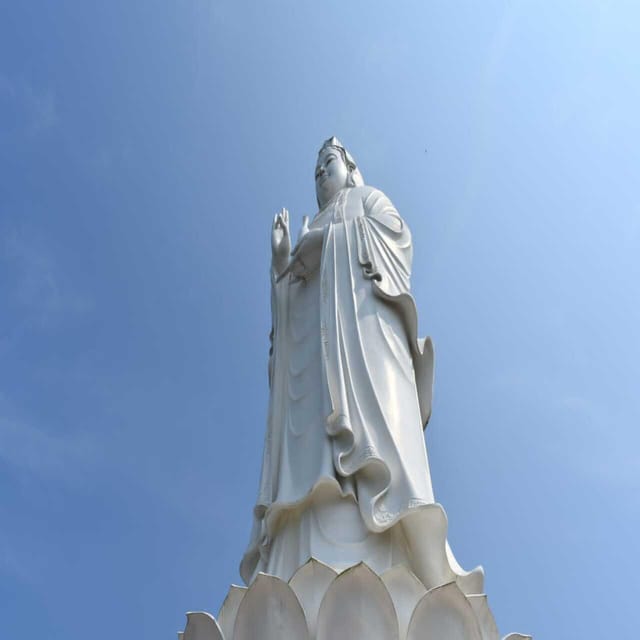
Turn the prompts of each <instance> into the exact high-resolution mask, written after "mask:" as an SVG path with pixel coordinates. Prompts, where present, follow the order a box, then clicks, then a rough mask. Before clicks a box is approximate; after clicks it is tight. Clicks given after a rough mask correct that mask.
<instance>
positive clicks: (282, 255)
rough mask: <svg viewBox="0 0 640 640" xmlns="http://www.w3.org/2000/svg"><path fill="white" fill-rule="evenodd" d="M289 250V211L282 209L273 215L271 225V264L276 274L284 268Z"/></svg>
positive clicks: (287, 260)
mask: <svg viewBox="0 0 640 640" xmlns="http://www.w3.org/2000/svg"><path fill="white" fill-rule="evenodd" d="M290 251H291V235H290V233H289V212H288V211H287V210H286V209H282V210H281V211H280V213H276V214H275V216H274V217H273V226H272V227H271V264H272V266H273V269H274V270H275V272H276V274H277V275H280V274H281V273H282V272H283V271H284V270H285V269H286V267H287V263H288V262H289V252H290Z"/></svg>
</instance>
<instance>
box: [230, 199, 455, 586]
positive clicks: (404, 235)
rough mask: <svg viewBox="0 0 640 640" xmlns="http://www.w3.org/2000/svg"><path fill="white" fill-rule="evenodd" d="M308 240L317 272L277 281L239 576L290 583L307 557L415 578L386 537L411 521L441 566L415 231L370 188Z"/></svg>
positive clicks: (337, 203) (325, 218) (333, 208)
mask: <svg viewBox="0 0 640 640" xmlns="http://www.w3.org/2000/svg"><path fill="white" fill-rule="evenodd" d="M310 228H311V229H314V228H316V229H318V228H320V229H323V232H324V239H323V246H322V258H321V264H320V267H319V269H318V270H317V271H316V272H315V273H313V274H310V275H309V276H308V277H307V278H306V280H295V279H293V278H285V279H283V280H282V281H280V282H276V281H275V278H274V279H272V311H273V333H272V353H271V359H270V384H271V395H270V405H269V417H268V424H267V433H266V438H265V444H264V455H263V465H262V473H261V478H260V489H259V495H258V500H257V503H256V507H255V509H254V526H253V531H252V534H251V540H250V543H249V548H248V550H247V552H246V554H245V556H244V559H243V561H242V564H241V568H240V570H241V575H242V577H243V579H244V580H245V582H247V583H249V582H250V581H251V580H252V579H253V577H254V576H255V575H256V573H257V572H258V571H264V572H266V573H270V574H273V575H277V576H279V577H281V578H283V579H285V580H287V579H289V578H290V577H291V575H292V574H293V572H294V571H295V570H296V569H297V568H298V567H299V566H301V565H302V564H304V562H305V561H306V560H308V559H309V557H312V556H313V557H315V558H317V559H319V560H321V561H323V562H325V563H327V564H329V565H331V566H333V567H334V568H335V569H337V570H340V569H343V568H346V567H348V566H351V565H353V564H356V563H358V562H360V561H363V560H364V561H366V562H367V563H368V564H369V565H370V566H371V567H372V568H373V569H374V570H376V571H378V572H379V573H381V572H382V571H384V570H385V569H387V568H389V567H390V566H392V565H394V564H396V563H398V562H405V563H407V564H409V566H411V557H409V550H408V547H407V544H406V540H405V539H404V537H403V533H402V530H401V527H397V526H394V525H396V523H398V522H399V521H400V520H401V519H402V518H403V517H405V516H406V515H407V514H409V513H411V512H415V511H418V510H422V511H424V512H425V514H426V513H427V512H428V513H429V515H428V516H427V519H430V522H429V521H427V520H425V527H426V528H425V531H426V532H427V534H428V537H430V538H432V540H431V542H430V543H427V541H425V549H424V552H425V553H431V554H433V553H437V554H439V555H441V556H442V558H443V561H442V562H446V561H445V560H444V557H445V536H446V518H445V516H444V512H443V511H442V509H441V508H440V507H439V505H434V496H433V491H432V487H431V478H430V473H429V465H428V461H427V453H426V447H425V443H424V437H423V433H422V429H423V426H426V422H427V421H428V419H429V415H430V412H431V395H432V386H433V348H432V344H431V341H430V339H428V338H427V339H426V340H422V341H419V340H418V339H417V336H416V327H417V320H416V309H415V304H414V301H413V298H412V297H411V295H410V292H409V291H410V290H409V286H410V285H409V279H410V275H411V259H412V246H411V235H410V232H409V229H408V228H407V226H406V224H405V223H404V221H403V220H402V218H401V217H400V215H399V214H398V212H397V211H396V210H395V208H394V207H393V205H392V204H391V202H390V201H389V199H388V198H387V197H386V196H385V195H384V194H383V193H382V192H380V191H378V190H376V189H373V188H371V187H353V188H346V189H343V190H341V191H340V192H339V193H338V194H337V195H336V197H334V198H333V199H332V201H331V202H330V203H328V204H327V205H326V206H325V207H324V208H323V209H322V210H321V211H320V212H319V213H318V214H317V215H316V217H315V218H314V219H313V221H312V223H311V225H310ZM303 259H304V257H303ZM429 506H435V507H437V508H436V509H435V510H434V509H428V508H427V507H429ZM432 530H433V531H432ZM432 533H433V535H431V534H432ZM449 555H450V554H449ZM448 561H449V566H451V567H453V570H454V572H455V574H456V575H459V574H460V573H461V570H459V567H457V564H455V560H454V559H453V557H452V556H450V557H449V560H448ZM458 570H459V571H458Z"/></svg>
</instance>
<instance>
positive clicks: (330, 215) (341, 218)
mask: <svg viewBox="0 0 640 640" xmlns="http://www.w3.org/2000/svg"><path fill="white" fill-rule="evenodd" d="M350 195H351V194H350V191H349V190H345V191H341V192H340V193H339V194H338V195H337V197H336V199H335V201H334V202H332V203H331V204H329V205H328V206H327V207H325V208H324V209H323V210H322V211H320V213H318V215H316V217H315V218H314V219H313V222H312V223H311V225H310V226H311V228H315V229H318V228H323V227H325V226H326V225H328V224H329V223H330V222H333V223H340V222H345V221H349V220H355V219H356V218H358V217H359V216H361V215H363V213H364V207H363V206H362V200H361V199H360V198H354V197H349V196H350Z"/></svg>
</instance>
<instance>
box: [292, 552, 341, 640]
mask: <svg viewBox="0 0 640 640" xmlns="http://www.w3.org/2000/svg"><path fill="white" fill-rule="evenodd" d="M337 575H338V573H337V572H336V571H334V570H333V569H332V568H331V567H329V566H328V565H326V564H324V563H323V562H320V561H319V560H316V559H315V558H311V560H309V561H308V562H307V563H306V564H304V565H303V566H302V567H300V568H299V569H298V570H297V571H296V572H295V574H294V575H293V577H292V578H291V580H289V586H290V587H291V588H292V589H293V591H294V593H295V594H296V595H297V596H298V600H300V603H301V604H302V608H303V609H304V613H305V616H306V618H307V625H308V626H309V633H310V635H311V637H312V638H315V636H316V627H317V621H318V611H319V609H320V603H321V602H322V598H324V594H325V593H326V592H327V589H328V587H329V585H330V584H331V583H332V582H333V581H334V580H335V578H336V577H337Z"/></svg>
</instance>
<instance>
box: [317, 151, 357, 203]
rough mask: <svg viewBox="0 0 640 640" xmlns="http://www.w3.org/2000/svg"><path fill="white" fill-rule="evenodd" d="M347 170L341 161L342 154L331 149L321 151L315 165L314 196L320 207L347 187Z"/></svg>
mask: <svg viewBox="0 0 640 640" xmlns="http://www.w3.org/2000/svg"><path fill="white" fill-rule="evenodd" d="M348 178H349V169H348V168H347V165H346V164H345V162H344V160H343V159H342V154H341V153H340V152H339V151H338V150H337V149H333V148H332V147H327V148H325V149H323V150H322V151H321V152H320V153H319V154H318V163H317V164H316V195H317V196H318V202H319V203H320V206H323V205H324V204H326V203H327V202H329V200H331V198H333V196H335V195H336V193H338V191H340V189H342V188H343V187H346V186H347V180H348Z"/></svg>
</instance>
